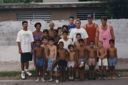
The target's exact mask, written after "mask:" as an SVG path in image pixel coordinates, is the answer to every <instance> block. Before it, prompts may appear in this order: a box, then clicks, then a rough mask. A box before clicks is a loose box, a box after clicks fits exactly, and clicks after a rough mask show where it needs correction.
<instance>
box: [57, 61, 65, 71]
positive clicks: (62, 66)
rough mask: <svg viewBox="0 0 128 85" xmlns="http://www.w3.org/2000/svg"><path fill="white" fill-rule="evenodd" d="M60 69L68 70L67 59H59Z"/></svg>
mask: <svg viewBox="0 0 128 85" xmlns="http://www.w3.org/2000/svg"><path fill="white" fill-rule="evenodd" d="M58 65H59V69H60V70H61V71H63V70H66V67H67V61H66V60H59V61H58Z"/></svg>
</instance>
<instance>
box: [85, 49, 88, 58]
mask: <svg viewBox="0 0 128 85" xmlns="http://www.w3.org/2000/svg"><path fill="white" fill-rule="evenodd" d="M84 56H85V58H86V59H88V54H87V49H86V48H85V49H84Z"/></svg>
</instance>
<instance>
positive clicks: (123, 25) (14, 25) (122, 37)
mask: <svg viewBox="0 0 128 85" xmlns="http://www.w3.org/2000/svg"><path fill="white" fill-rule="evenodd" d="M36 21H40V20H36ZM36 21H29V29H30V30H32V31H34V27H33V26H34V24H35V22H36ZM40 22H41V23H42V30H43V29H46V28H48V23H46V22H44V21H40ZM54 22H55V25H56V28H57V27H59V26H62V25H63V24H67V23H68V22H67V21H64V20H61V21H54ZM85 23H87V21H82V26H83V25H84V24H85ZM96 23H97V24H99V23H100V21H99V20H96ZM108 23H109V24H111V25H112V26H113V28H114V32H115V36H116V47H117V49H118V56H119V58H128V52H127V50H128V45H127V44H128V37H127V36H128V29H127V28H128V20H127V19H119V20H109V21H108ZM21 28H22V26H21V21H4V22H0V61H19V60H20V55H19V54H18V50H17V46H16V42H15V40H16V35H17V32H18V31H19V30H20V29H21Z"/></svg>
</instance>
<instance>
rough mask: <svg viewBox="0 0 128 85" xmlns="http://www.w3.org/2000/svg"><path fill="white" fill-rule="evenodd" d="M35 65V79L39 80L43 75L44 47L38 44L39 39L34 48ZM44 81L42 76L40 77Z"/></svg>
mask: <svg viewBox="0 0 128 85" xmlns="http://www.w3.org/2000/svg"><path fill="white" fill-rule="evenodd" d="M34 56H35V66H36V73H37V80H36V81H39V80H40V79H41V78H42V77H43V71H44V65H45V58H46V57H45V53H44V48H42V47H41V46H40V41H36V47H35V48H34ZM42 81H44V78H42Z"/></svg>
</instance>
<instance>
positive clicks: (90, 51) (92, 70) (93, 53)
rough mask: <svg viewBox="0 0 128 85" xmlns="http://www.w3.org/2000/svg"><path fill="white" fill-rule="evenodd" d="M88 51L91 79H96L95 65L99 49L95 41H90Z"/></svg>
mask: <svg viewBox="0 0 128 85" xmlns="http://www.w3.org/2000/svg"><path fill="white" fill-rule="evenodd" d="M87 50H88V52H87V54H88V66H89V79H95V66H96V58H97V49H96V48H95V42H94V41H90V45H89V47H88V48H87Z"/></svg>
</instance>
